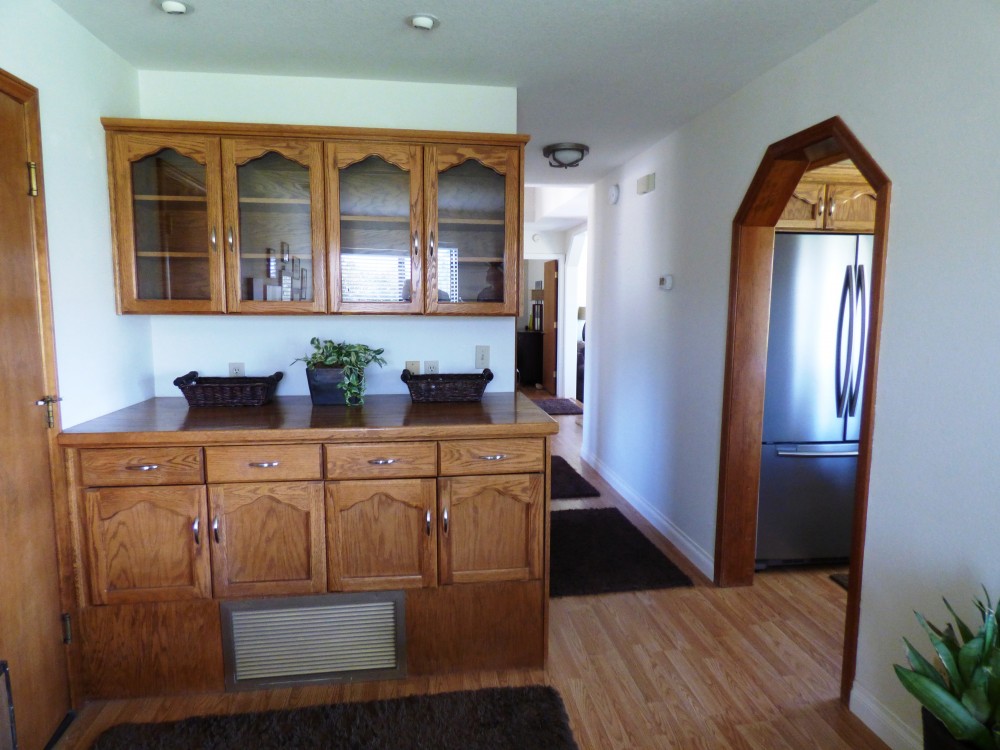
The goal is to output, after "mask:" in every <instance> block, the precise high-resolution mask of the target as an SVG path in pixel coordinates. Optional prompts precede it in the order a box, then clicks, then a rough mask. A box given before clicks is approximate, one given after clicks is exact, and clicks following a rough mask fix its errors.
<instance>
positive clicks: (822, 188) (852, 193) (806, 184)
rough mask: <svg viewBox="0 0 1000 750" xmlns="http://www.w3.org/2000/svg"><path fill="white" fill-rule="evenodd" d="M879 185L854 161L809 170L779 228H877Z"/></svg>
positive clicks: (871, 229) (865, 230)
mask: <svg viewBox="0 0 1000 750" xmlns="http://www.w3.org/2000/svg"><path fill="white" fill-rule="evenodd" d="M875 198H876V192H875V189H874V188H873V187H872V186H871V185H869V184H868V183H867V182H866V181H865V179H864V177H862V176H861V173H860V172H859V171H858V170H857V168H856V167H855V166H854V164H853V163H852V162H851V161H849V160H846V161H842V162H837V163H836V164H831V165H829V166H827V167H820V168H818V169H814V170H811V171H809V172H806V174H805V176H804V177H803V178H802V179H801V180H800V181H799V184H798V185H797V186H796V187H795V190H794V192H793V193H792V197H791V198H790V199H789V201H788V204H787V205H786V206H785V210H784V211H783V212H782V214H781V218H780V219H779V220H778V224H777V227H776V228H777V229H779V230H796V231H815V232H862V233H868V232H874V231H875Z"/></svg>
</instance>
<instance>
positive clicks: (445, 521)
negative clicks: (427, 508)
mask: <svg viewBox="0 0 1000 750" xmlns="http://www.w3.org/2000/svg"><path fill="white" fill-rule="evenodd" d="M441 527H442V528H443V529H444V533H445V534H447V533H448V509H447V508H445V509H444V513H442V514H441Z"/></svg>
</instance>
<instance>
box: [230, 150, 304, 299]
mask: <svg viewBox="0 0 1000 750" xmlns="http://www.w3.org/2000/svg"><path fill="white" fill-rule="evenodd" d="M237 182H238V185H237V190H238V194H239V230H240V233H239V238H240V240H239V248H240V252H239V263H240V271H239V278H240V284H241V289H240V294H241V297H240V299H242V300H247V301H258V302H308V301H311V300H312V299H313V283H312V274H313V248H312V221H311V215H310V213H311V206H312V198H311V195H310V174H309V169H308V168H307V167H304V166H302V165H301V164H298V163H296V162H294V161H291V160H290V159H287V158H285V157H284V156H282V155H280V154H277V153H274V152H268V153H266V154H264V155H263V156H261V157H260V158H257V159H253V160H251V161H248V162H247V163H245V164H242V165H240V166H238V167H237Z"/></svg>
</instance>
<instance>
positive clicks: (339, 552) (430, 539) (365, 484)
mask: <svg viewBox="0 0 1000 750" xmlns="http://www.w3.org/2000/svg"><path fill="white" fill-rule="evenodd" d="M435 505H436V503H435V482H434V480H433V479H389V480H383V481H376V480H351V481H342V482H327V485H326V521H327V540H328V548H329V551H330V555H329V558H330V590H331V591H365V590H372V589H404V588H421V587H428V586H434V585H435V582H436V576H437V554H436V550H437V518H436V515H437V514H436V507H435Z"/></svg>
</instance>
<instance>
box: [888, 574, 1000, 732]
mask: <svg viewBox="0 0 1000 750" xmlns="http://www.w3.org/2000/svg"><path fill="white" fill-rule="evenodd" d="M984 593H985V594H986V600H985V601H983V600H980V599H976V600H975V604H976V608H977V609H978V610H979V613H980V614H981V615H982V619H983V622H982V625H980V627H979V631H978V632H976V633H973V632H972V629H971V628H969V626H968V625H966V624H965V623H964V622H963V621H962V619H961V618H960V617H959V616H958V615H957V614H955V610H954V609H952V607H951V605H950V604H949V603H948V600H947V599H945V600H944V605H945V607H947V608H948V611H949V612H950V613H951V616H952V617H954V618H955V624H954V626H952V624H951V623H948V624H947V625H946V626H945V627H944V628H943V629H942V628H938V627H936V626H934V625H932V624H931V623H929V622H928V621H927V620H926V619H925V618H924V616H923V615H921V614H920V613H919V612H914V614H915V615H916V616H917V621H918V622H919V623H920V625H921V626H922V627H923V629H924V631H925V632H926V633H927V637H928V638H930V641H931V645H932V646H933V647H934V662H933V663H932V662H931V661H930V660H928V659H926V658H924V657H923V656H922V655H921V654H920V652H919V651H917V650H916V649H915V648H914V647H913V645H912V644H911V643H910V642H909V641H908V640H906V639H905V638H904V639H903V643H904V644H905V647H906V659H907V661H908V662H909V664H910V669H906V668H905V667H901V666H900V665H898V664H896V665H894V668H895V670H896V675H897V676H898V677H899V680H900V682H902V683H903V687H905V688H906V689H907V690H909V691H910V693H912V694H913V695H914V696H915V697H916V699H917V700H918V701H920V703H921V704H923V706H924V707H925V708H926V709H927V710H928V711H930V712H931V713H932V714H934V716H936V717H937V719H938V720H939V721H940V722H941V723H942V724H944V726H945V728H946V729H947V730H948V731H949V732H950V733H951V735H952V736H953V737H954V738H955V739H957V740H962V741H964V742H967V743H969V745H970V746H972V747H975V748H980V750H998V748H1000V646H998V643H997V616H996V611H995V610H994V608H993V603H992V602H991V601H990V596H989V593H988V592H986V591H985V589H984ZM956 630H957V631H958V632H957V633H956ZM960 639H961V640H960Z"/></svg>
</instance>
